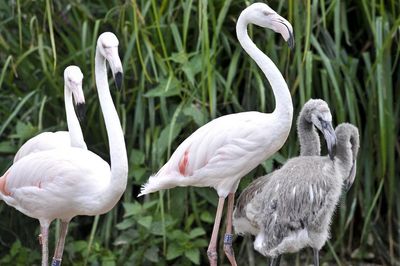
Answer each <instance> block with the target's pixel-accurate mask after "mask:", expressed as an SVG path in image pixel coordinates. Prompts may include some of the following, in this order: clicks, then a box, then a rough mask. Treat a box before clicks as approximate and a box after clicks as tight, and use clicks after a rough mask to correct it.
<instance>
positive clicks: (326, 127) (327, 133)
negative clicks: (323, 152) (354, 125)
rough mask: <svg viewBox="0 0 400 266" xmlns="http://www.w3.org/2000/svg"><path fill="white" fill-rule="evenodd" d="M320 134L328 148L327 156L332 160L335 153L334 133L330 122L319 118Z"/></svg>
mask: <svg viewBox="0 0 400 266" xmlns="http://www.w3.org/2000/svg"><path fill="white" fill-rule="evenodd" d="M321 126H322V134H323V135H324V138H325V141H326V146H327V148H328V154H329V158H330V159H331V160H333V158H334V157H335V155H336V134H335V130H334V129H333V127H332V123H331V122H327V121H324V120H321Z"/></svg>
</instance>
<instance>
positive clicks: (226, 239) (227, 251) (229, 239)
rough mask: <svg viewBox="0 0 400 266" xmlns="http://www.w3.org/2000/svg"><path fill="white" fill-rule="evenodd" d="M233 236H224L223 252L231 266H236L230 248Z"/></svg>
mask: <svg viewBox="0 0 400 266" xmlns="http://www.w3.org/2000/svg"><path fill="white" fill-rule="evenodd" d="M232 242H233V234H225V236H224V252H225V255H226V257H227V258H228V260H229V262H230V263H231V265H232V266H236V265H237V264H236V259H235V252H234V251H233V248H232Z"/></svg>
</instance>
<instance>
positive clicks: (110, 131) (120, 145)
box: [95, 49, 128, 206]
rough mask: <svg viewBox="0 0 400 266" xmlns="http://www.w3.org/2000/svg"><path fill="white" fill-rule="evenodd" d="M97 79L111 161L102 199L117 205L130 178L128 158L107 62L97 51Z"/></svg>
mask: <svg viewBox="0 0 400 266" xmlns="http://www.w3.org/2000/svg"><path fill="white" fill-rule="evenodd" d="M95 78H96V86H97V93H98V95H99V101H100V107H101V110H102V113H103V117H104V123H105V126H106V129H107V135H108V143H109V149H110V161H111V180H110V185H109V187H108V188H107V189H106V191H104V194H103V195H102V197H104V198H105V200H106V201H107V202H109V203H110V204H113V206H114V204H115V203H116V201H118V200H119V198H120V197H121V195H122V194H123V193H124V191H125V189H126V184H127V178H128V158H127V154H126V148H125V140H124V133H123V131H122V127H121V123H120V121H119V117H118V113H117V110H116V109H115V106H114V103H113V100H112V97H111V94H110V89H109V86H108V78H107V67H106V60H105V58H104V57H103V56H102V55H101V54H100V52H99V51H98V49H96V57H95Z"/></svg>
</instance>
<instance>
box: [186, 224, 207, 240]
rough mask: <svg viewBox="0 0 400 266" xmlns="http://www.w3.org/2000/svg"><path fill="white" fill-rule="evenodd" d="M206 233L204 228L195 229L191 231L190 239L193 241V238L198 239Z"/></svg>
mask: <svg viewBox="0 0 400 266" xmlns="http://www.w3.org/2000/svg"><path fill="white" fill-rule="evenodd" d="M205 233H206V231H204V229H203V228H201V227H197V228H195V229H193V230H192V231H190V233H189V237H190V238H191V239H193V238H196V237H198V236H202V235H204V234H205Z"/></svg>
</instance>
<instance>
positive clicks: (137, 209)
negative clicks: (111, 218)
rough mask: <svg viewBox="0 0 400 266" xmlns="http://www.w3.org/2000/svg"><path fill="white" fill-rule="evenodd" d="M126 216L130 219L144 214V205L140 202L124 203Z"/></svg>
mask: <svg viewBox="0 0 400 266" xmlns="http://www.w3.org/2000/svg"><path fill="white" fill-rule="evenodd" d="M123 205H124V209H125V214H124V217H129V216H132V215H136V214H139V213H141V212H142V205H140V203H139V202H124V203H123Z"/></svg>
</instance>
